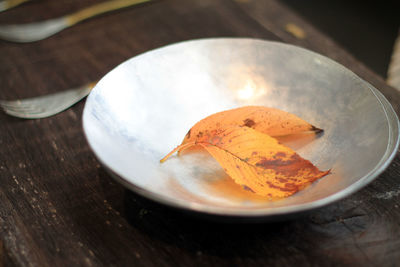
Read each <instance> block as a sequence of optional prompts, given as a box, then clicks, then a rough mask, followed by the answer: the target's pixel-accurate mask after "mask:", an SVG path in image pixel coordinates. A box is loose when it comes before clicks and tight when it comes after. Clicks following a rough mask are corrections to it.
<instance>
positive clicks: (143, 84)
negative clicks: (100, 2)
mask: <svg viewBox="0 0 400 267" xmlns="http://www.w3.org/2000/svg"><path fill="white" fill-rule="evenodd" d="M245 105H263V106H268V107H276V108H279V109H282V110H285V111H288V112H291V113H294V114H296V115H298V116H300V117H301V118H303V119H305V120H306V121H308V122H310V123H311V124H313V125H316V126H317V127H320V128H323V129H324V130H325V132H324V135H322V136H321V137H319V138H317V139H315V140H307V139H304V140H303V141H306V142H297V143H292V145H293V146H294V147H295V148H296V151H297V152H298V153H299V154H300V155H301V156H303V157H304V158H306V159H309V160H311V161H312V162H313V163H314V165H316V166H318V167H319V168H320V169H321V170H327V169H332V174H330V175H328V176H325V177H324V178H322V179H320V180H319V181H317V182H315V183H314V184H312V185H311V186H309V187H308V188H306V189H305V190H303V191H301V192H299V193H296V194H295V195H293V196H291V197H289V198H287V199H284V200H281V201H276V202H269V201H267V200H265V199H262V198H261V197H258V196H256V195H254V194H252V193H250V192H248V191H245V190H244V189H242V188H241V187H240V186H238V185H236V184H235V183H234V182H233V181H232V180H231V179H230V178H229V177H228V176H226V175H225V174H224V172H223V170H222V168H221V167H220V166H219V165H218V164H217V163H216V162H215V160H213V158H212V157H210V156H207V155H206V154H191V155H185V156H182V157H177V156H173V157H171V158H170V159H169V160H168V161H167V162H165V163H163V164H160V162H159V160H160V159H161V158H162V157H163V156H164V155H165V154H167V153H168V152H169V151H170V150H172V149H173V148H174V147H175V146H177V145H178V144H180V142H181V141H182V139H183V137H184V135H185V134H186V132H187V131H188V130H189V129H190V127H191V126H193V124H195V123H196V122H197V121H199V120H200V119H202V118H204V117H206V116H207V115H210V114H212V113H215V112H218V111H221V110H226V109H230V108H234V107H239V106H245ZM83 128H84V131H85V134H86V137H87V140H88V142H89V145H90V147H91V148H92V149H93V151H94V153H95V155H96V156H97V158H98V159H99V160H100V162H101V163H102V164H103V165H104V166H105V167H106V168H107V170H109V171H110V173H111V174H112V175H113V177H115V178H117V179H118V181H120V182H121V183H123V184H124V185H125V186H126V187H128V188H129V189H131V190H133V191H135V192H137V193H139V194H141V195H143V196H145V197H148V198H150V199H153V200H156V201H158V202H161V203H164V204H167V205H170V206H173V207H178V208H181V209H184V210H188V211H195V212H200V213H203V214H212V215H220V216H229V217H240V218H263V219H270V218H272V217H274V218H276V217H277V216H278V218H282V217H283V216H286V215H290V214H294V213H298V212H302V211H307V210H311V209H314V208H317V207H321V206H323V205H326V204H329V203H332V202H333V201H336V200H338V199H341V198H343V197H345V196H348V195H349V194H351V193H353V192H355V191H356V190H358V189H360V188H362V187H363V186H365V185H366V184H367V183H369V182H370V181H372V180H373V179H374V178H375V177H377V175H379V174H380V173H381V172H382V171H383V170H384V168H385V167H387V166H388V164H389V162H390V161H391V160H392V159H393V157H394V155H395V153H396V151H397V147H398V144H399V122H398V119H397V116H396V114H395V113H394V111H393V109H392V107H391V105H390V104H389V103H388V101H387V100H386V99H385V98H384V97H383V96H382V95H381V94H380V93H379V92H378V91H377V90H376V89H374V88H373V87H372V86H371V85H369V84H367V83H366V82H365V81H363V80H361V79H360V78H359V77H357V76H356V75H355V74H353V73H352V72H351V71H349V70H347V69H346V68H344V67H343V66H341V65H339V64H337V63H335V62H334V61H332V60H330V59H328V58H326V57H323V56H321V55H318V54H316V53H313V52H310V51H307V50H305V49H302V48H298V47H295V46H291V45H286V44H282V43H277V42H268V41H263V40H256V39H242V38H219V39H203V40H194V41H186V42H182V43H177V44H173V45H169V46H166V47H162V48H159V49H156V50H153V51H150V52H147V53H144V54H142V55H139V56H136V57H134V58H131V59H129V60H127V61H126V62H124V63H122V64H121V65H119V66H118V67H116V68H115V69H114V70H112V71H111V72H110V73H108V74H107V75H106V76H105V77H104V78H103V79H101V81H100V82H99V83H98V84H97V85H96V87H95V88H94V89H93V91H92V92H91V93H90V95H89V97H88V99H87V101H86V105H85V109H84V114H83Z"/></svg>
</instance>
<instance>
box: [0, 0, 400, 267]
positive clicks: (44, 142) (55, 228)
mask: <svg viewBox="0 0 400 267" xmlns="http://www.w3.org/2000/svg"><path fill="white" fill-rule="evenodd" d="M96 2H100V1H96V0H84V1H83V0H58V1H50V0H43V1H34V2H32V3H29V4H26V5H23V6H20V7H18V8H15V9H13V10H10V11H7V12H4V13H1V14H0V23H22V22H30V21H39V20H43V19H47V18H52V17H56V16H60V15H63V14H66V13H69V12H72V11H75V10H78V9H79V8H83V7H86V6H88V5H91V4H93V3H96ZM288 23H291V24H294V25H296V26H298V27H300V28H301V29H302V30H303V32H304V33H305V37H304V38H299V37H301V36H300V35H301V34H300V35H299V33H298V32H295V33H294V34H293V31H292V33H290V31H288V30H287V24H288ZM296 35H297V37H296ZM218 36H224V37H227V36H242V37H255V38H262V39H267V40H280V41H283V42H287V43H292V44H296V45H299V46H303V47H306V48H308V49H311V50H314V51H317V52H319V53H322V54H325V55H327V56H329V57H331V58H333V59H335V60H337V61H339V62H340V63H342V64H344V65H345V66H347V67H348V68H350V69H351V70H353V71H354V72H355V73H357V74H358V75H359V76H361V77H362V78H364V79H365V80H367V81H368V82H370V83H372V84H373V85H374V86H375V87H376V88H378V89H379V90H380V91H381V92H382V93H383V94H384V95H385V96H386V97H387V98H388V99H389V101H390V102H391V103H392V105H393V107H394V108H395V110H396V111H397V112H398V113H399V111H400V104H399V103H400V94H399V93H397V92H396V91H395V90H394V89H393V88H391V87H389V86H387V85H386V84H385V82H384V81H383V79H382V78H381V77H379V76H377V75H376V74H374V73H373V72H371V71H370V70H369V69H367V68H366V67H365V66H364V65H363V64H361V63H360V62H358V61H357V60H355V59H354V58H353V57H352V56H351V55H350V54H349V53H347V52H346V51H344V50H343V49H341V48H340V47H339V46H338V45H336V44H335V43H334V42H333V41H332V40H330V39H329V38H327V37H326V36H324V35H323V34H321V33H320V32H318V31H317V30H315V28H313V27H312V26H311V25H309V24H307V22H305V21H304V20H302V19H301V18H299V17H298V16H296V15H295V14H294V13H293V12H291V11H290V10H289V9H288V8H286V7H285V6H282V4H281V3H279V1H277V0H271V1H260V0H247V1H244V0H241V1H239V0H237V1H233V0H232V1H231V0H190V1H189V0H186V1H184V0H181V1H178V0H176V1H174V0H171V1H170V0H164V1H155V2H153V3H147V4H142V5H140V6H136V7H133V8H127V9H124V10H121V11H118V12H114V13H110V14H106V15H103V16H100V17H97V18H95V19H92V20H89V21H86V22H84V23H81V24H79V25H77V26H75V27H73V28H70V29H68V30H65V31H63V32H61V33H59V34H57V35H55V36H53V37H51V38H49V39H47V40H43V41H40V42H36V43H30V44H14V43H8V42H3V41H0V88H1V89H0V99H16V98H22V97H32V96H37V95H41V94H46V93H52V92H57V91H62V90H66V89H68V88H71V87H75V86H79V85H81V84H84V83H87V82H90V81H94V80H97V79H99V78H101V77H102V76H103V75H104V74H106V73H107V72H108V71H110V70H111V69H112V68H114V67H115V66H116V65H118V64H119V63H121V62H122V61H124V60H126V59H128V58H131V57H133V56H135V55H137V54H139V53H142V52H144V51H148V50H150V49H153V48H156V47H160V46H163V45H166V44H170V43H174V42H178V41H183V40H188V39H194V38H202V37H218ZM83 106H84V102H80V103H79V104H77V105H75V106H74V107H73V108H71V109H69V110H68V111H66V112H63V113H61V114H59V115H57V116H55V117H51V118H47V119H41V120H21V119H16V118H12V117H9V116H7V115H4V114H2V113H1V114H0V145H1V149H0V184H1V186H0V259H1V261H0V265H1V263H3V264H4V265H6V266H14V265H17V266H193V265H195V266H207V265H214V266H344V265H352V266H399V265H400V179H399V177H400V158H399V156H398V155H397V157H396V158H395V159H394V161H393V163H392V164H391V165H390V166H389V168H388V169H387V170H386V171H385V172H384V173H383V174H382V175H380V176H379V177H378V178H377V179H376V180H375V181H374V182H373V183H371V184H370V185H368V186H367V187H366V188H364V189H362V190H361V191H359V192H358V193H356V194H354V195H352V196H350V197H348V198H346V199H344V200H342V201H339V202H337V203H335V204H332V205H330V206H327V207H324V208H322V209H319V210H316V211H313V212H311V213H310V214H308V215H307V216H305V217H300V218H297V219H294V220H291V221H286V222H279V223H263V224H223V223H215V222H210V221H206V220H202V219H198V218H195V217H192V216H188V215H185V214H182V213H180V212H178V211H174V210H171V209H170V208H168V207H166V206H163V205H160V204H157V203H153V202H151V201H149V200H146V199H144V198H142V197H139V196H138V195H136V194H134V193H132V192H129V191H128V190H126V189H124V188H123V187H122V186H121V185H119V184H118V183H116V182H115V181H114V180H113V179H111V178H110V176H109V175H108V174H107V173H106V171H105V170H104V169H103V168H102V167H101V166H100V164H99V163H98V161H97V160H96V159H95V157H94V155H93V153H92V152H91V150H90V149H89V147H88V144H87V142H86V140H85V138H84V135H83V132H82V125H81V123H82V121H81V114H82V109H83Z"/></svg>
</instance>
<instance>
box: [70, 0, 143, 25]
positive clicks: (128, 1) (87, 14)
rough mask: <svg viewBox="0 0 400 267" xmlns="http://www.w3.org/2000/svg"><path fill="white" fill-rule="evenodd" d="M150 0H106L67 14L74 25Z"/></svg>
mask: <svg viewBox="0 0 400 267" xmlns="http://www.w3.org/2000/svg"><path fill="white" fill-rule="evenodd" d="M148 1H150V0H113V1H106V2H103V3H100V4H97V5H93V6H90V7H87V8H84V9H82V10H80V11H77V12H75V13H72V14H70V15H67V16H66V19H67V23H68V25H69V26H72V25H74V24H76V23H78V22H81V21H83V20H86V19H88V18H91V17H94V16H97V15H100V14H103V13H106V12H109V11H113V10H117V9H120V8H125V7H129V6H131V5H134V4H139V3H144V2H148Z"/></svg>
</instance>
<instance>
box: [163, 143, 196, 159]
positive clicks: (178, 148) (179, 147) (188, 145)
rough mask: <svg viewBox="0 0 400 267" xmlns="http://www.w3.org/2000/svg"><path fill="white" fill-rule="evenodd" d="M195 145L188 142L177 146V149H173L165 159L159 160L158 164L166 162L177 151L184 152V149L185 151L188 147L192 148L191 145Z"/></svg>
mask: <svg viewBox="0 0 400 267" xmlns="http://www.w3.org/2000/svg"><path fill="white" fill-rule="evenodd" d="M195 144H196V142H189V143H186V144H183V145H179V146H177V147H175V148H174V149H173V150H172V151H171V152H169V153H168V154H167V155H166V156H165V157H163V158H162V159H161V160H160V163H163V162H164V161H166V160H167V159H168V158H169V157H170V156H171V155H172V154H174V153H175V152H176V151H177V150H180V149H181V150H184V149H186V148H188V147H190V146H193V145H195Z"/></svg>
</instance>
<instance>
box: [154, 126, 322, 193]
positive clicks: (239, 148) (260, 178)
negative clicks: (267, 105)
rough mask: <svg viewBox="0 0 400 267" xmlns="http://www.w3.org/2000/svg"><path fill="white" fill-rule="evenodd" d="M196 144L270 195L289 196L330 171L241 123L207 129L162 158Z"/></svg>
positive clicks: (239, 177) (231, 173) (252, 187)
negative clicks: (240, 124) (239, 125)
mask: <svg viewBox="0 0 400 267" xmlns="http://www.w3.org/2000/svg"><path fill="white" fill-rule="evenodd" d="M194 145H200V146H202V147H204V148H205V149H206V150H207V151H208V152H209V153H210V154H211V155H212V156H213V157H214V158H215V159H216V160H217V161H218V163H219V164H220V165H221V166H222V167H223V168H224V170H225V172H226V173H227V174H228V175H229V176H230V177H231V178H233V179H234V181H235V182H236V183H238V184H239V185H242V186H243V187H244V188H245V189H247V190H250V191H253V192H255V193H257V194H260V195H262V196H266V197H269V198H271V199H279V198H283V197H287V196H290V195H292V194H294V193H296V192H297V191H299V190H301V189H303V188H304V187H305V186H307V185H308V184H310V183H312V182H313V181H315V180H317V179H319V178H321V177H323V176H325V175H326V174H328V173H329V171H320V170H319V169H318V168H317V167H315V166H314V165H313V164H312V163H311V162H310V161H308V160H305V159H303V158H301V157H300V156H299V155H298V154H296V153H295V152H294V151H293V150H292V149H290V148H288V147H286V146H284V145H282V144H279V143H278V141H277V140H276V139H275V138H273V137H270V136H268V135H267V134H263V133H261V132H258V131H256V130H253V129H251V128H248V127H238V126H236V127H233V126H232V127H225V128H220V129H213V130H211V131H208V130H204V131H203V135H202V136H201V137H198V138H197V139H196V140H195V141H190V142H186V143H185V144H182V145H180V146H178V147H177V148H175V149H174V150H173V151H172V152H171V153H169V154H168V155H167V156H166V157H165V158H164V159H162V161H165V160H166V159H167V158H168V157H169V156H170V155H172V154H173V153H174V152H175V151H177V150H180V149H185V148H188V147H190V146H194Z"/></svg>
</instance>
